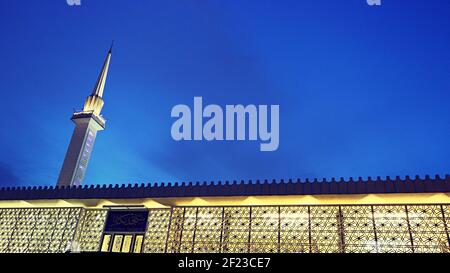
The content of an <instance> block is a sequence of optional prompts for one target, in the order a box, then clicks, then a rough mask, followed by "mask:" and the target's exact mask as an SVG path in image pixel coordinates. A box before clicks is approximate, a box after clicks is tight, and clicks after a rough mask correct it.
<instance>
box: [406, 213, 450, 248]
mask: <svg viewBox="0 0 450 273" xmlns="http://www.w3.org/2000/svg"><path fill="white" fill-rule="evenodd" d="M442 212H443V211H442V209H441V206H440V205H427V206H420V205H417V206H408V218H409V225H410V228H411V234H412V238H413V239H412V240H413V245H414V252H416V253H417V252H425V253H427V252H446V251H448V249H449V245H448V238H447V233H446V230H445V222H444V217H443V213H442Z"/></svg>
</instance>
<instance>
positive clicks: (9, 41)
mask: <svg viewBox="0 0 450 273" xmlns="http://www.w3.org/2000/svg"><path fill="white" fill-rule="evenodd" d="M0 39H1V40H0V41H1V42H0V102H1V104H2V114H1V115H0V124H1V130H0V185H1V186H16V185H54V184H55V183H56V179H57V176H58V174H59V170H60V168H61V165H62V162H63V159H64V155H65V152H66V149H67V146H68V144H69V140H70V137H71V134H72V130H73V124H72V123H71V121H70V116H71V114H72V112H73V109H80V108H81V107H82V105H83V102H84V99H85V97H86V96H87V95H89V93H90V92H91V90H92V88H93V86H94V83H95V81H96V78H97V75H98V73H99V70H100V68H101V65H102V63H103V60H104V57H105V54H106V51H107V49H108V47H109V44H110V42H111V40H113V39H114V40H115V46H114V52H113V56H112V60H111V66H110V74H109V77H108V79H107V83H106V89H105V94H104V100H105V106H104V108H103V115H104V117H105V118H106V119H107V120H108V121H107V129H106V130H105V131H103V132H100V133H99V134H98V137H97V141H96V144H95V147H94V152H93V155H92V158H91V162H90V166H89V169H88V171H87V177H86V179H85V183H86V184H98V183H99V184H103V183H128V182H132V183H134V182H167V181H203V180H208V181H219V180H221V181H224V180H233V179H239V180H240V179H266V178H267V179H273V178H276V179H280V178H285V179H288V178H315V177H317V178H322V177H326V178H331V177H341V176H343V177H349V176H353V177H358V176H362V177H367V176H386V175H391V176H395V175H400V176H404V175H408V174H410V175H416V174H418V175H421V176H424V175H426V174H430V175H434V174H441V175H442V174H448V173H450V171H449V166H450V141H449V139H450V107H449V100H450V50H449V45H450V1H447V0H432V1H422V0H421V1H407V0H383V1H382V6H380V7H371V6H368V5H367V4H366V2H365V0H346V1H335V0H314V1H313V0H310V1H298V0H297V1H286V0H284V1H263V0H258V1H256V0H254V1H251V0H239V1H238V0H227V1H197V0H177V1H172V0H165V1H148V0H133V1H123V0H121V1H118V0H108V1H107V0H82V5H81V6H79V7H71V6H68V5H67V4H66V2H65V0H40V1H28V0H14V1H1V2H0ZM194 96H202V97H203V101H204V104H211V103H215V104H219V105H222V106H223V105H225V104H244V105H245V104H269V105H270V104H279V105H280V146H279V149H278V150H277V151H275V152H260V151H259V142H254V141H253V142H252V141H246V142H237V141H235V142H226V141H222V142H206V141H202V142H194V141H191V142H176V141H174V140H172V138H171V136H170V127H171V125H172V123H173V121H174V119H172V118H171V117H170V111H171V108H172V107H173V106H174V105H176V104H180V103H182V104H188V105H192V103H193V97H194Z"/></svg>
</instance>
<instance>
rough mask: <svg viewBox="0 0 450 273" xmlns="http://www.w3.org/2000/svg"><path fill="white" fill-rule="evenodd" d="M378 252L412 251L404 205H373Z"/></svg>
mask: <svg viewBox="0 0 450 273" xmlns="http://www.w3.org/2000/svg"><path fill="white" fill-rule="evenodd" d="M373 210H374V221H375V228H376V234H377V247H378V252H381V253H393V252H394V253H405V252H406V253H409V252H412V244H411V235H410V232H409V228H408V220H407V215H406V206H403V205H398V206H383V205H380V206H373Z"/></svg>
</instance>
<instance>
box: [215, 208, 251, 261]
mask: <svg viewBox="0 0 450 273" xmlns="http://www.w3.org/2000/svg"><path fill="white" fill-rule="evenodd" d="M249 239H250V207H225V208H224V213H223V233H222V252H224V253H228V252H229V253H246V252H248V251H249Z"/></svg>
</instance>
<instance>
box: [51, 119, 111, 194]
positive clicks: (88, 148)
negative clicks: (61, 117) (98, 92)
mask: <svg viewBox="0 0 450 273" xmlns="http://www.w3.org/2000/svg"><path fill="white" fill-rule="evenodd" d="M73 121H74V123H75V124H76V127H75V130H74V131H73V134H72V138H71V140H70V144H69V148H68V149H67V153H66V157H65V159H64V163H63V166H62V168H61V173H60V174H59V178H58V183H57V186H72V185H75V186H78V185H81V184H82V182H83V179H84V176H85V173H86V169H87V166H88V164H89V159H90V158H91V153H92V149H93V148H94V142H95V137H96V136H97V131H100V130H103V129H104V127H102V125H101V124H100V123H98V122H97V121H96V120H95V119H94V118H92V117H85V118H74V119H73Z"/></svg>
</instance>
